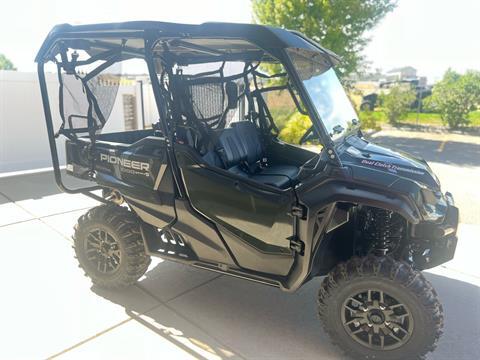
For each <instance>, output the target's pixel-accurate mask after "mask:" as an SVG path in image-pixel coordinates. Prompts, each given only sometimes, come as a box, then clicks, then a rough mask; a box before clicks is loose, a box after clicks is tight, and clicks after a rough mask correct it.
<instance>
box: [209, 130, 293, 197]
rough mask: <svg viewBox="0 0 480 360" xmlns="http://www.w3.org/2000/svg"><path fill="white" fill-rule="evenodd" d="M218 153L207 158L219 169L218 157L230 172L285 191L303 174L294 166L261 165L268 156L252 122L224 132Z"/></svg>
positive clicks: (218, 143) (218, 146)
mask: <svg viewBox="0 0 480 360" xmlns="http://www.w3.org/2000/svg"><path fill="white" fill-rule="evenodd" d="M215 152H216V153H215V154H212V153H209V154H207V155H206V156H205V157H204V159H205V160H206V161H207V162H209V163H210V164H212V165H216V166H218V164H219V161H218V158H217V156H218V157H219V158H220V163H221V165H222V167H224V168H225V169H226V170H228V171H231V172H232V173H235V174H237V175H240V176H244V177H247V178H249V179H251V180H254V181H258V182H261V183H264V184H268V185H272V186H276V187H278V188H281V189H285V188H288V187H290V186H292V185H293V184H294V182H295V179H296V176H297V174H298V171H299V169H298V167H296V166H293V165H272V166H268V167H261V166H260V160H261V159H262V158H264V157H265V154H264V150H263V146H262V142H261V141H260V137H259V134H258V131H257V128H256V126H255V125H254V124H253V123H251V122H250V121H241V122H237V123H233V124H232V127H231V128H227V129H224V130H223V131H222V133H221V134H220V136H219V137H218V142H217V147H216V150H215Z"/></svg>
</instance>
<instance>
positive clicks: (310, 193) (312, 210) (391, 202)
mask: <svg viewBox="0 0 480 360" xmlns="http://www.w3.org/2000/svg"><path fill="white" fill-rule="evenodd" d="M304 190H305V191H304ZM297 196H298V199H299V203H300V204H301V205H303V206H304V207H305V209H306V216H305V217H304V219H301V218H300V219H298V221H299V223H298V237H299V239H301V240H302V241H303V242H304V244H305V251H304V255H303V256H301V255H298V254H297V255H296V260H295V263H294V267H293V268H292V271H291V272H290V275H289V277H288V281H287V282H286V286H285V288H283V289H282V290H285V291H288V292H293V291H295V290H297V289H298V288H299V287H300V286H301V285H302V284H303V283H304V282H305V281H307V280H308V278H309V275H310V272H311V269H312V266H313V259H314V257H315V253H316V251H318V248H319V245H320V242H321V240H323V238H324V236H323V235H324V233H325V230H326V229H327V227H328V225H329V224H330V222H331V221H332V219H333V216H334V214H335V209H336V205H337V204H339V203H349V204H358V205H360V204H361V205H368V206H374V207H379V208H383V209H386V210H391V211H394V212H397V213H399V214H400V215H402V216H403V217H404V218H405V219H406V220H407V221H409V222H411V223H413V224H418V223H419V222H420V221H421V218H420V215H419V211H418V209H417V207H416V205H415V203H414V202H413V200H412V199H410V198H409V197H408V195H405V194H400V193H396V192H394V191H391V192H387V191H385V189H383V191H382V192H380V191H379V189H378V190H377V189H375V188H374V187H372V186H368V185H365V184H358V183H353V182H350V181H348V179H343V180H342V181H339V180H338V179H332V178H329V179H327V180H326V181H324V182H322V183H321V184H319V186H314V187H310V186H309V187H308V188H305V189H304V188H303V187H302V186H299V187H298V188H297Z"/></svg>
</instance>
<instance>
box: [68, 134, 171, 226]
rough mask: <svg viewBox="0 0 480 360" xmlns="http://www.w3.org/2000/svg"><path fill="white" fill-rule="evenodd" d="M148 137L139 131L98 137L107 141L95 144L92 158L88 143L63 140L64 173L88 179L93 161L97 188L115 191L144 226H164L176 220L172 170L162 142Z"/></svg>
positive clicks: (159, 139)
mask: <svg viewBox="0 0 480 360" xmlns="http://www.w3.org/2000/svg"><path fill="white" fill-rule="evenodd" d="M149 134H152V135H153V133H152V132H148V131H144V130H139V131H138V132H130V133H128V135H127V136H126V135H125V133H118V134H108V135H102V137H103V138H108V139H109V140H110V141H104V140H99V141H97V142H96V144H95V146H96V147H95V151H94V153H93V155H92V154H91V144H90V141H89V140H87V139H85V140H84V141H77V142H72V141H68V140H67V143H66V149H67V173H68V174H70V175H74V176H77V177H79V178H83V179H91V177H90V169H91V168H92V161H93V162H94V166H95V175H94V180H95V181H96V182H97V183H98V184H99V185H101V186H103V187H106V188H111V189H115V190H118V191H119V192H120V193H121V194H122V196H123V197H124V198H125V200H126V201H127V203H128V204H129V205H130V206H131V207H132V208H133V209H134V210H135V211H136V213H137V214H138V215H139V216H140V218H141V219H142V220H143V221H145V222H146V223H149V224H152V225H154V226H156V227H164V226H166V225H168V224H169V223H171V222H172V221H173V220H174V219H175V217H176V215H175V204H174V199H175V194H174V186H173V179H172V170H171V166H168V164H167V158H166V151H165V147H166V144H165V139H164V138H163V137H159V136H146V135H149ZM142 136H146V137H142ZM137 138H139V140H137V141H135V142H133V143H132V144H121V143H119V141H121V140H131V141H134V140H136V139H137ZM112 140H116V141H112Z"/></svg>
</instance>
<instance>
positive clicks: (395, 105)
mask: <svg viewBox="0 0 480 360" xmlns="http://www.w3.org/2000/svg"><path fill="white" fill-rule="evenodd" d="M415 97H416V95H415V91H413V90H412V89H405V88H403V87H401V86H398V85H397V86H394V87H392V88H391V89H390V91H389V93H388V94H384V95H382V96H381V101H382V103H383V111H384V113H385V115H386V116H387V119H388V121H389V122H390V123H391V124H393V125H395V124H397V123H398V120H400V119H402V118H403V117H405V116H406V115H407V113H408V110H409V109H410V106H411V104H412V103H413V102H414V101H415Z"/></svg>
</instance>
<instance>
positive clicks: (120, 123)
mask: <svg viewBox="0 0 480 360" xmlns="http://www.w3.org/2000/svg"><path fill="white" fill-rule="evenodd" d="M46 79H47V85H48V90H49V98H50V108H51V110H52V115H53V118H54V123H55V130H57V129H58V127H59V125H60V123H61V120H60V116H59V113H58V82H57V77H56V74H52V73H47V74H46ZM149 91H150V85H144V98H145V117H146V122H147V124H149V123H151V122H155V121H156V117H157V115H156V111H155V109H154V106H155V103H154V102H153V98H152V96H151V95H150V93H149ZM124 93H130V94H135V95H136V96H137V99H139V98H140V93H139V85H138V84H137V85H131V86H120V88H119V90H118V95H117V99H116V102H115V105H114V108H113V110H112V113H111V115H110V119H109V121H108V123H107V125H106V126H105V128H104V130H103V132H113V131H122V130H123V129H124V117H123V104H122V94H124ZM152 106H153V108H152ZM152 114H154V115H152ZM137 115H138V116H137V118H138V125H139V127H141V125H142V120H141V108H140V107H139V108H138V109H137ZM63 143H64V141H63V140H58V141H57V146H58V149H59V157H60V164H64V162H65V151H64V145H63ZM51 166H52V162H51V156H50V149H49V145H48V138H47V131H46V126H45V117H44V113H43V106H42V101H41V96H40V88H39V85H38V78H37V74H36V73H22V72H16V71H0V174H1V173H4V172H12V171H20V170H32V169H39V168H46V167H51Z"/></svg>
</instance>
